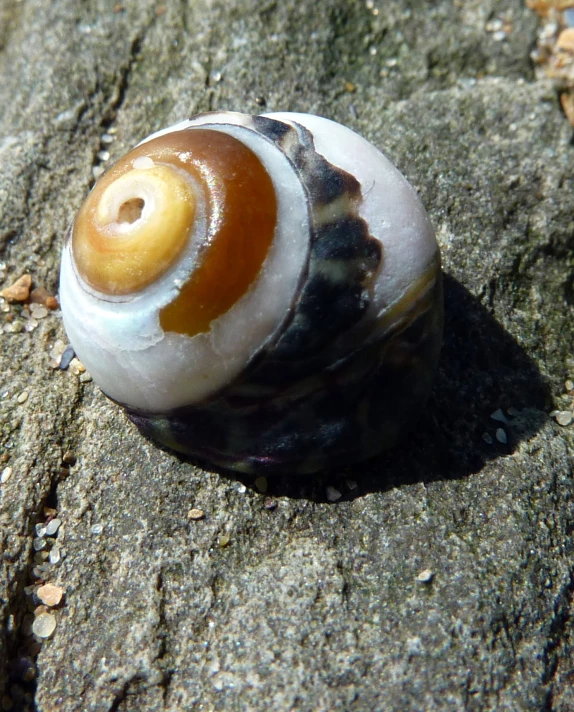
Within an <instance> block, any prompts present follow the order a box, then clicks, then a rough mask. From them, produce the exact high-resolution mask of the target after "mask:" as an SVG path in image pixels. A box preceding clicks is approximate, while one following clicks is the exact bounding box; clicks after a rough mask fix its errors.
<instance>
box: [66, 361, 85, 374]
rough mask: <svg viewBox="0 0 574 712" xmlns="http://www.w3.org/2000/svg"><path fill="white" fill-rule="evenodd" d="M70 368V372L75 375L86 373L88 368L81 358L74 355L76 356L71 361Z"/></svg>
mask: <svg viewBox="0 0 574 712" xmlns="http://www.w3.org/2000/svg"><path fill="white" fill-rule="evenodd" d="M69 369H70V373H71V374H72V375H73V376H79V375H80V374H81V373H84V371H85V370H86V367H85V366H84V364H83V363H82V362H81V361H80V359H79V358H77V357H74V358H73V359H72V360H71V361H70V366H69Z"/></svg>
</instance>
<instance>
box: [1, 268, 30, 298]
mask: <svg viewBox="0 0 574 712" xmlns="http://www.w3.org/2000/svg"><path fill="white" fill-rule="evenodd" d="M31 286H32V277H31V276H30V275H29V274H23V275H22V276H21V277H20V278H19V279H17V280H16V281H15V282H14V284H12V285H11V286H10V287H6V289H3V290H2V291H1V292H0V294H1V295H2V296H3V297H4V299H6V300H7V301H9V302H25V301H26V299H28V297H29V296H30V287H31Z"/></svg>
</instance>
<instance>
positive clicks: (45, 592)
mask: <svg viewBox="0 0 574 712" xmlns="http://www.w3.org/2000/svg"><path fill="white" fill-rule="evenodd" d="M36 595H37V596H38V598H39V599H40V600H41V601H42V603H45V604H46V606H50V607H52V606H57V605H58V603H60V601H61V600H62V596H63V595H64V591H63V589H61V588H60V587H59V586H54V584H53V583H46V584H44V585H43V586H40V588H39V589H38V590H37V591H36Z"/></svg>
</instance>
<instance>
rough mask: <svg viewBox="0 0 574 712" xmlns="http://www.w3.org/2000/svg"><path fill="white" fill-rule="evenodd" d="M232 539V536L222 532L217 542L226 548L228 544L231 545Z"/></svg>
mask: <svg viewBox="0 0 574 712" xmlns="http://www.w3.org/2000/svg"><path fill="white" fill-rule="evenodd" d="M230 541H231V540H230V538H229V537H228V536H227V534H222V535H221V536H220V537H219V538H218V540H217V543H218V544H219V546H220V547H221V548H222V549H224V548H225V547H226V546H229V542H230Z"/></svg>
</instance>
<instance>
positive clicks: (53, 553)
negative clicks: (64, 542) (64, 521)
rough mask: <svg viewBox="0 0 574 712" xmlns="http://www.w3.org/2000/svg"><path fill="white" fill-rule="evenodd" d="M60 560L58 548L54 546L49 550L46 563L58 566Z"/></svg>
mask: <svg viewBox="0 0 574 712" xmlns="http://www.w3.org/2000/svg"><path fill="white" fill-rule="evenodd" d="M60 559H61V555H60V549H59V547H57V546H55V547H54V548H53V549H50V555H49V556H48V561H49V562H50V563H51V564H52V566H54V565H55V564H59V563H60Z"/></svg>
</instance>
